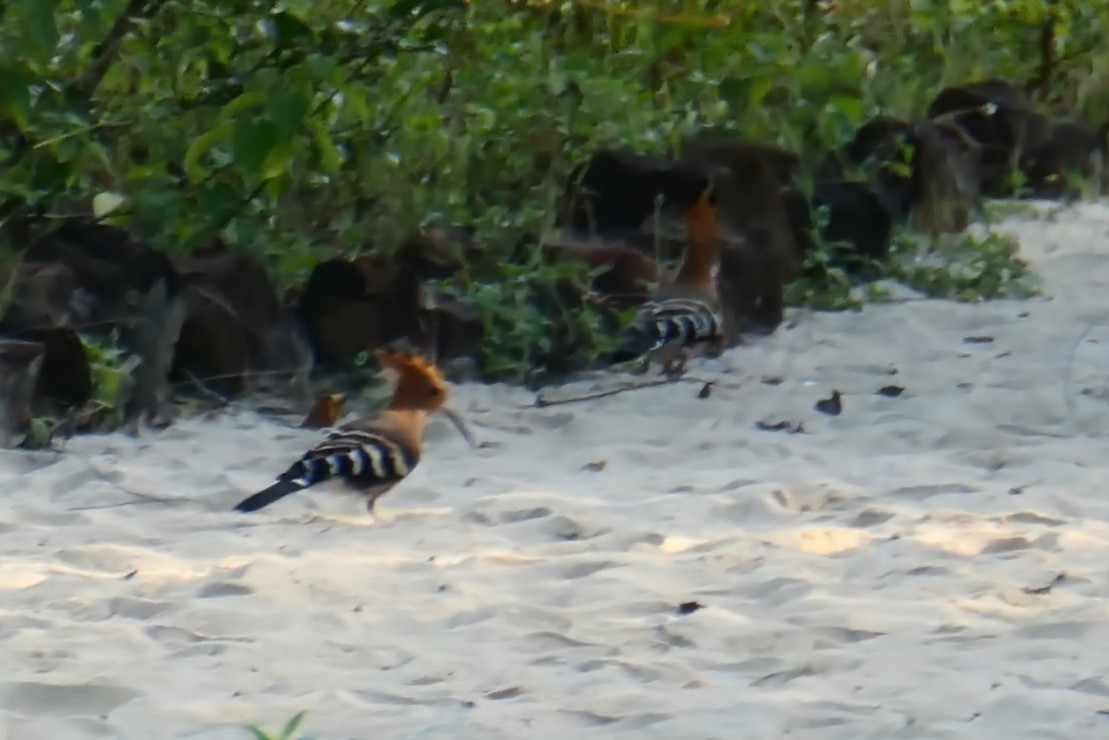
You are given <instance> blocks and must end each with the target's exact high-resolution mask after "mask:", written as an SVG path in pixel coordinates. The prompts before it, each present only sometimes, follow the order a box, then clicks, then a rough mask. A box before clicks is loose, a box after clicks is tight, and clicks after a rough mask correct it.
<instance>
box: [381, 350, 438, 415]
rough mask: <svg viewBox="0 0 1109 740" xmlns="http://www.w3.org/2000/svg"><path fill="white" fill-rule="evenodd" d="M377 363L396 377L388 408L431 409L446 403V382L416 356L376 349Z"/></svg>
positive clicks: (434, 368) (424, 361) (398, 351)
mask: <svg viewBox="0 0 1109 740" xmlns="http://www.w3.org/2000/svg"><path fill="white" fill-rule="evenodd" d="M374 356H375V357H377V361H378V362H380V363H381V366H382V367H383V368H385V369H387V370H390V371H392V372H394V373H396V388H395V389H394V390H393V400H392V402H391V408H424V409H429V410H430V409H434V408H437V407H439V406H441V405H442V404H443V403H444V402H445V401H446V399H447V382H446V381H445V380H443V376H442V375H440V374H439V370H438V369H437V368H436V367H435V366H434V365H432V364H431V363H430V362H428V361H427V360H425V359H424V358H423V357H420V356H419V355H414V354H411V353H409V352H403V351H401V350H394V349H385V348H382V349H378V350H376V351H375V352H374Z"/></svg>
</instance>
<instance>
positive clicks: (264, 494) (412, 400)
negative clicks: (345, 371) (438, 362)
mask: <svg viewBox="0 0 1109 740" xmlns="http://www.w3.org/2000/svg"><path fill="white" fill-rule="evenodd" d="M374 354H375V356H376V357H377V359H378V361H379V362H380V363H381V365H382V367H383V368H385V369H387V370H391V371H394V372H395V373H396V375H397V378H396V385H395V386H394V389H393V397H392V400H391V401H390V402H389V406H388V407H387V408H386V409H385V410H384V411H382V412H381V413H379V414H377V415H376V416H374V417H371V418H369V419H365V420H360V421H354V422H350V423H348V424H344V425H343V426H341V427H339V428H338V429H337V430H335V431H333V432H331V433H330V434H328V436H327V438H326V439H324V441H322V442H320V443H319V444H318V445H316V446H315V447H313V448H312V449H311V450H309V451H308V452H306V453H305V454H304V455H303V456H302V457H301V458H300V459H299V460H297V461H296V462H295V463H293V464H292V465H291V466H290V467H289V469H288V470H286V471H285V472H284V473H282V474H281V475H279V476H277V480H276V481H275V482H274V483H273V484H272V485H271V486H269V487H268V488H266V489H265V490H262V491H259V492H258V493H255V494H254V495H252V496H249V497H247V498H246V499H244V500H242V501H240V502H239V504H238V505H236V506H235V510H236V511H241V512H250V511H257V510H258V509H261V508H263V507H265V506H269V505H270V504H272V503H273V502H275V501H277V500H279V499H282V498H284V497H285V496H288V495H290V494H293V493H296V492H297V491H301V490H304V489H305V488H308V487H309V486H314V485H316V484H317V483H322V482H323V481H326V480H329V479H331V478H336V477H338V478H342V479H343V480H345V481H346V482H347V483H348V484H350V485H351V486H353V487H355V488H358V489H361V490H362V491H364V492H365V493H366V494H367V495H368V496H369V502H368V504H367V508H368V510H369V512H370V513H371V514H373V513H374V505H375V504H376V503H377V500H378V499H379V498H381V497H382V496H384V495H385V494H386V493H388V492H389V491H390V490H391V489H392V488H393V486H395V485H397V484H398V483H400V482H401V481H402V480H404V478H405V477H407V476H408V474H409V473H411V472H412V471H413V470H414V469H415V467H416V466H417V465H418V464H419V462H420V453H421V443H422V441H423V433H424V425H425V424H426V423H427V417H428V415H429V414H431V413H432V412H435V411H440V412H443V414H444V415H445V416H447V418H448V419H450V420H451V422H453V423H454V425H455V427H457V428H458V430H459V432H460V433H461V434H462V436H463V437H465V438H466V441H467V442H468V443H469V444H470V445H471V446H476V445H475V443H474V440H473V437H472V436H471V435H470V433H469V432H468V431H467V430H466V427H465V425H464V424H463V422H462V420H461V418H460V417H459V416H458V415H457V413H456V412H454V411H453V410H452V409H450V408H448V407H447V406H446V402H447V395H448V392H447V383H446V381H444V380H443V378H442V376H441V375H440V374H439V371H438V370H437V369H436V368H435V367H434V366H433V365H431V364H430V363H429V362H427V361H426V360H424V359H423V358H421V357H419V356H416V355H412V354H409V353H407V352H401V351H397V350H385V349H379V350H377V351H376V352H375V353H374Z"/></svg>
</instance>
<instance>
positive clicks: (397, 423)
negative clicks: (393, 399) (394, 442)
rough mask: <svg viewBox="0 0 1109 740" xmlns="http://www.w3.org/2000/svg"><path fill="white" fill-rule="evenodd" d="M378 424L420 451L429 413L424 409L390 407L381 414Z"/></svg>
mask: <svg viewBox="0 0 1109 740" xmlns="http://www.w3.org/2000/svg"><path fill="white" fill-rule="evenodd" d="M377 423H378V425H379V426H382V427H385V428H388V429H389V430H390V431H392V432H393V433H394V434H396V435H399V436H400V437H402V438H403V439H404V440H405V441H406V442H408V443H410V444H413V445H415V447H416V448H417V449H418V448H419V446H420V441H421V440H422V439H423V436H424V427H425V426H427V412H426V411H424V410H423V409H413V408H394V407H392V406H390V407H389V408H387V409H385V410H384V411H382V412H381V414H380V415H379V416H378V418H377Z"/></svg>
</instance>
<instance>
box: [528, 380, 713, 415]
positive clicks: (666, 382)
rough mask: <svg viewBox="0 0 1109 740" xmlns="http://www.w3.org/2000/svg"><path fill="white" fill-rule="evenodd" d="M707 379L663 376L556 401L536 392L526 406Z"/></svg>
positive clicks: (539, 406) (588, 398)
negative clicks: (531, 401)
mask: <svg viewBox="0 0 1109 740" xmlns="http://www.w3.org/2000/svg"><path fill="white" fill-rule="evenodd" d="M706 382H708V381H705V380H701V379H698V378H694V377H691V376H688V375H683V376H682V377H680V378H662V379H660V380H652V381H650V382H647V383H636V384H634V385H623V386H620V387H619V388H609V389H608V390H606V391H597V392H596V393H587V394H585V395H583V396H570V397H569V398H559V399H557V400H554V401H549V400H547V399H546V398H544V397H543V394H542V393H536V394H535V402H534V403H533V404H532V405H531V406H528V407H525V408H537V409H545V408H548V407H550V406H564V405H566V404H569V403H579V402H581V401H594V400H596V399H598V398H608V397H609V396H615V395H618V394H620V393H627V392H628V391H638V390H643V389H644V388H657V387H658V386H660V385H673V384H674V383H700V384H701V385H704V384H705V383H706Z"/></svg>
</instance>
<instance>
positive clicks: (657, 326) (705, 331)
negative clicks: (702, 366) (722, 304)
mask: <svg viewBox="0 0 1109 740" xmlns="http://www.w3.org/2000/svg"><path fill="white" fill-rule="evenodd" d="M637 323H642V324H645V325H646V327H645V328H647V329H648V331H649V333H650V334H651V336H652V339H653V340H654V341H653V344H652V346H651V350H655V349H658V348H659V347H662V346H663V345H665V344H669V343H671V342H679V343H680V344H682V345H687V344H693V343H695V342H702V341H708V340H711V339H715V338H717V337H719V336H720V334H721V331H722V323H723V322H722V321H721V318H720V315H719V314H717V312H716V311H715V310H713V307H712V306H711V305H710V304H709V303H707V302H706V301H700V300H697V299H695V298H668V299H666V300H662V301H651V302H649V303H646V304H644V305H643V307H642V309H641V311H640V314H639V321H638V322H637Z"/></svg>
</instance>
